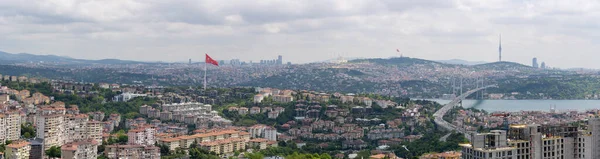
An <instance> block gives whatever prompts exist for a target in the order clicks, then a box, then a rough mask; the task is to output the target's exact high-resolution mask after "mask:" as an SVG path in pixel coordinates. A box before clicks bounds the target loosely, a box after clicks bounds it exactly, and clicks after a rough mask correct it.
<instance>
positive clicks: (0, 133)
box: [0, 113, 7, 143]
mask: <svg viewBox="0 0 600 159" xmlns="http://www.w3.org/2000/svg"><path fill="white" fill-rule="evenodd" d="M5 128H6V115H4V114H1V113H0V143H4V142H6V138H7V134H6V129H5Z"/></svg>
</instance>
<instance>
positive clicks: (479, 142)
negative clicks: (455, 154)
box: [460, 130, 517, 159]
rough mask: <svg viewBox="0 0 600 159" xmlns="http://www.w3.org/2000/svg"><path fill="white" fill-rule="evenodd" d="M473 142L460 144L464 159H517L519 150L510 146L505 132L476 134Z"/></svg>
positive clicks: (494, 131)
mask: <svg viewBox="0 0 600 159" xmlns="http://www.w3.org/2000/svg"><path fill="white" fill-rule="evenodd" d="M471 140H472V141H473V142H472V143H471V144H460V146H461V147H462V155H463V158H464V159H488V158H490V159H491V158H516V157H515V155H517V149H516V148H515V147H511V146H508V142H507V140H506V131H504V130H493V131H490V133H481V134H476V135H473V136H472V139H471Z"/></svg>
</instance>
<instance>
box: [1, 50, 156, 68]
mask: <svg viewBox="0 0 600 159" xmlns="http://www.w3.org/2000/svg"><path fill="white" fill-rule="evenodd" d="M0 62H3V64H12V63H29V62H34V63H38V62H43V63H54V64H66V65H72V64H77V65H86V64H143V63H147V62H139V61H128V60H119V59H102V60H85V59H74V58H70V57H64V56H56V55H34V54H29V53H19V54H13V53H7V52H3V51H0Z"/></svg>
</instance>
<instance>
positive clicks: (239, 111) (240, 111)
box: [238, 107, 248, 115]
mask: <svg viewBox="0 0 600 159" xmlns="http://www.w3.org/2000/svg"><path fill="white" fill-rule="evenodd" d="M238 114H240V115H246V114H248V108H246V107H241V108H240V109H239V110H238Z"/></svg>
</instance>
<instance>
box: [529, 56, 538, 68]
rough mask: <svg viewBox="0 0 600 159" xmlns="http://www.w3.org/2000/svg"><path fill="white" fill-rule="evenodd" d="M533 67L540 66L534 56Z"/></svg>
mask: <svg viewBox="0 0 600 159" xmlns="http://www.w3.org/2000/svg"><path fill="white" fill-rule="evenodd" d="M531 67H533V68H538V63H537V58H535V57H534V58H533V60H531Z"/></svg>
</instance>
